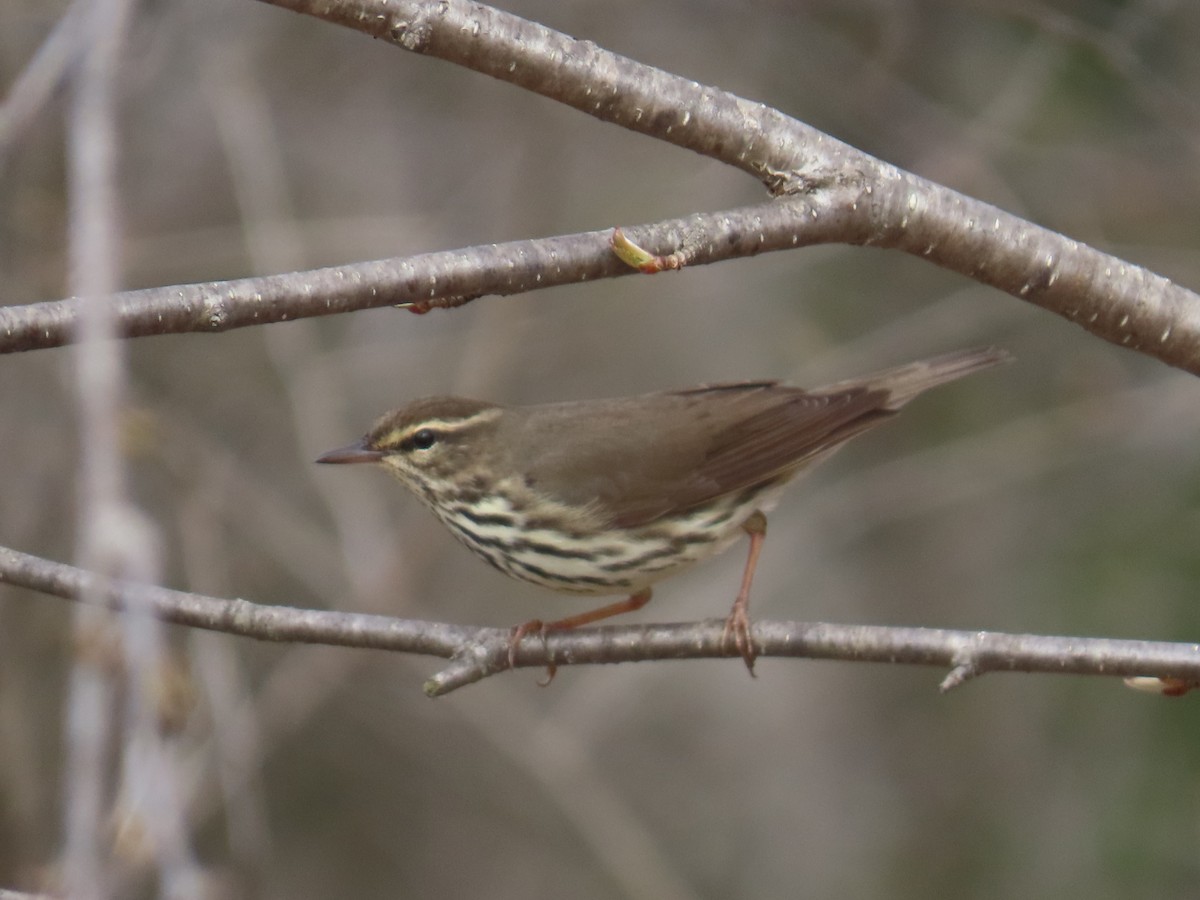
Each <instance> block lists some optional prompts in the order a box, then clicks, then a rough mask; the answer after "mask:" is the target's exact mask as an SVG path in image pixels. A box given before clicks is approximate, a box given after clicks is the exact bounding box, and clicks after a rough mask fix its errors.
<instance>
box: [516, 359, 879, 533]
mask: <svg viewBox="0 0 1200 900" xmlns="http://www.w3.org/2000/svg"><path fill="white" fill-rule="evenodd" d="M887 396H888V392H887V391H886V390H873V389H870V388H867V387H862V386H856V387H851V388H847V389H846V390H843V391H839V392H836V393H831V394H826V393H809V392H806V391H803V390H801V389H799V388H793V387H784V386H780V385H777V384H774V383H771V382H753V383H744V384H725V385H712V386H706V387H700V388H692V389H689V390H684V391H674V392H666V393H661V394H651V395H646V396H644V397H639V398H637V400H638V402H637V403H632V404H631V403H628V402H627V401H590V402H588V403H587V404H586V405H587V406H589V407H593V409H592V410H590V412H591V415H583V416H581V415H579V413H580V412H581V411H582V410H581V409H580V404H571V409H570V410H569V414H565V415H563V416H562V418H561V421H562V423H563V427H567V426H566V423H568V422H569V423H570V426H569V427H570V428H571V429H572V431H573V433H572V435H571V437H570V439H569V440H566V441H557V440H552V439H546V440H543V441H542V442H541V445H540V446H535V447H529V446H527V447H526V453H525V459H524V462H523V469H524V471H525V472H526V474H527V477H528V478H529V479H530V480H531V482H532V483H533V484H534V485H536V486H538V487H539V488H541V489H543V490H547V491H548V492H550V493H552V494H553V495H555V496H557V497H558V498H559V499H561V500H562V501H563V502H566V503H569V504H571V505H588V504H590V505H591V506H592V508H593V509H594V510H595V511H596V512H597V513H599V514H600V515H601V516H602V517H603V518H604V519H606V520H608V521H609V522H611V523H612V524H614V525H617V526H620V527H624V528H633V527H637V526H639V525H643V524H646V523H648V522H651V521H653V520H654V519H656V518H658V517H660V516H663V515H666V514H668V513H672V512H681V511H684V510H688V509H691V508H693V507H696V506H699V505H701V504H703V503H705V502H707V501H709V500H711V499H713V498H715V497H718V496H720V495H722V494H725V493H729V492H733V491H738V490H742V489H744V488H748V487H751V486H753V485H756V484H761V483H763V482H765V481H770V480H772V479H773V478H776V477H779V476H780V475H782V474H783V473H785V472H788V471H790V470H794V469H798V468H801V467H803V466H804V465H805V464H807V463H809V462H811V461H813V459H814V458H815V457H818V456H820V455H822V454H824V453H827V452H829V451H831V450H832V449H833V448H835V447H837V446H838V445H840V444H841V443H843V442H844V441H846V440H848V439H849V438H851V437H853V436H854V435H856V434H858V433H860V432H861V431H863V430H865V429H867V428H870V427H871V426H873V425H875V424H877V423H878V422H881V421H883V420H884V419H886V418H890V416H891V415H892V413H891V412H890V411H888V410H886V409H885V408H884V405H885V404H886V401H887ZM535 409H538V410H539V413H538V414H537V415H538V421H537V426H538V427H537V432H538V433H539V434H541V435H542V436H543V437H546V435H547V433H548V432H547V430H546V429H547V428H549V429H551V430H553V428H554V427H555V420H556V417H557V415H558V413H559V411H560V409H561V410H562V412H564V413H567V410H566V408H565V407H558V406H546V407H540V408H535ZM564 437H565V436H564ZM564 473H567V474H566V476H565V477H564Z"/></svg>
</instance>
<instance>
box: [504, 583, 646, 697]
mask: <svg viewBox="0 0 1200 900" xmlns="http://www.w3.org/2000/svg"><path fill="white" fill-rule="evenodd" d="M650 596H651V591H650V588H642V589H641V590H640V591H638V592H637V593H636V594H630V595H629V596H628V597H626V598H625V599H624V600H621V601H619V602H617V603H610V604H608V605H607V606H601V607H599V608H598V609H589V610H588V611H587V612H581V613H577V614H575V615H573V616H567V617H566V618H565V619H555V620H554V621H553V622H543V621H542V620H541V619H530V620H529V621H528V622H525V623H524V624H522V625H518V626H516V627H515V628H514V629H513V633H512V637H510V638H509V639H508V666H509V668H516V663H517V645H518V644H519V643H521V638H523V637H525V635H527V634H532V633H533V632H535V631H536V632H537V633H538V634H540V635H541V636H542V639H543V640H545V638H546V632H547V631H563V630H565V629H567V628H579V627H580V626H581V625H591V624H592V623H593V622H599V621H600V620H601V619H608V618H611V617H612V616H619V615H620V614H621V613H627V612H633V611H634V610H635V609H641V608H642V607H643V606H645V605H646V604H647V603H649V602H650ZM557 670H558V666H556V665H554V664H553V663H551V664H550V665H548V666H546V680H545V681H543V682H541V684H542V685H547V684H549V683H550V682H551V681H552V680H553V679H554V673H555V672H556V671H557Z"/></svg>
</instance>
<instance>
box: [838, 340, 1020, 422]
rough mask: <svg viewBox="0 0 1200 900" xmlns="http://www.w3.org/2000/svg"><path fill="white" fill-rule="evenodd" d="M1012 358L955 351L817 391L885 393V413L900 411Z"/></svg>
mask: <svg viewBox="0 0 1200 900" xmlns="http://www.w3.org/2000/svg"><path fill="white" fill-rule="evenodd" d="M1012 358H1013V357H1012V354H1010V353H1009V352H1008V351H1007V350H1001V349H1000V348H999V347H975V348H973V349H971V350H956V351H954V352H953V353H944V354H942V355H941V356H933V357H930V358H929V359H922V360H918V361H917V362H912V363H908V364H907V365H903V366H897V367H896V368H894V369H885V370H884V371H882V372H876V373H874V374H872V375H863V376H860V377H858V378H851V379H849V380H847V381H840V382H838V383H837V384H830V385H826V386H825V387H822V388H820V389H819V391H817V393H821V394H832V393H836V392H837V391H844V390H848V389H851V388H859V387H865V388H870V389H872V390H886V391H887V392H888V394H889V400H888V403H887V404H886V406H885V407H884V409H888V410H897V409H899V408H900V407H902V406H904V404H906V403H908V402H909V401H910V400H912V399H913V398H914V397H916V396H917V395H918V394H921V393H924V392H925V391H927V390H929V389H930V388H932V387H937V386H938V385H939V384H945V383H946V382H947V381H954V380H955V379H958V378H962V377H963V376H964V375H970V374H971V373H972V372H978V371H980V370H981V369H989V368H991V367H992V366H995V365H999V364H1000V363H1003V362H1010V361H1011V360H1012Z"/></svg>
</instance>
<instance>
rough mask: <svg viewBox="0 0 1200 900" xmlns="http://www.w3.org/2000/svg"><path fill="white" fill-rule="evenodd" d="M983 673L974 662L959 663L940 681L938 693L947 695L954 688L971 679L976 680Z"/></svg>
mask: <svg viewBox="0 0 1200 900" xmlns="http://www.w3.org/2000/svg"><path fill="white" fill-rule="evenodd" d="M983 672H984V670H983V669H982V668H980V666H979V664H978V662H977V661H976V660H969V661H967V662H960V663H958V664H957V665H956V666H955V667H954V668H953V669H951V670H950V671H949V673H947V675H946V677H945V678H943V679H942V683H941V684H939V685H938V691H940V692H941V693H943V694H946V693H949V692H950V691H952V690H954V689H955V688H956V687H961V686H962V685H964V684H966V683H967V682H968V681H970V680H971V679H972V678H978V677H979V676H980V675H982V674H983Z"/></svg>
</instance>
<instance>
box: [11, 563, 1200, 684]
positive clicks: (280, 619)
mask: <svg viewBox="0 0 1200 900" xmlns="http://www.w3.org/2000/svg"><path fill="white" fill-rule="evenodd" d="M0 583H7V584H12V585H18V586H20V587H25V588H30V589H32V590H35V591H40V592H42V593H46V594H53V595H55V596H59V597H65V598H67V599H70V600H79V599H81V598H82V597H84V596H95V597H101V598H103V602H104V603H105V605H107V606H108V607H110V608H112V609H117V610H137V611H141V612H144V613H148V614H151V615H154V616H156V617H157V618H159V619H162V620H163V621H165V622H171V623H174V624H179V625H187V626H190V627H193V628H204V629H207V630H210V631H221V632H225V633H227V634H234V635H240V636H242V637H249V638H254V639H255V640H260V641H281V642H292V643H308V644H329V645H334V646H341V647H363V648H369V649H375V650H392V651H400V652H406V653H419V654H424V655H429V656H439V657H443V658H447V659H451V660H452V662H451V664H450V665H449V666H447V667H446V668H445V669H444V670H442V671H441V672H439V673H437V674H436V675H434V676H433V677H432V678H430V679H429V681H427V682H426V684H425V691H426V693H427V694H429V695H430V696H440V695H442V694H446V693H449V692H450V691H452V690H455V689H456V688H459V687H463V686H464V685H467V684H471V683H473V682H476V681H479V680H481V679H483V678H485V677H487V676H489V675H494V674H497V673H499V672H502V671H505V670H507V669H509V668H510V665H509V659H508V656H509V641H510V637H511V635H512V629H510V628H484V627H475V626H465V625H449V624H445V623H440V622H423V621H418V620H414V619H397V618H392V617H389V616H376V615H366V614H362V613H344V612H329V611H323V610H312V609H294V608H290V607H282V606H264V605H261V604H257V603H250V602H248V601H245V600H227V599H220V598H216V597H206V596H204V595H202V594H193V593H188V592H185V591H173V590H170V589H168V588H162V587H155V586H151V585H135V584H129V583H124V582H117V581H112V580H109V579H104V578H101V577H100V576H97V575H95V574H92V573H89V572H85V571H83V570H81V569H77V568H75V567H73V566H68V565H65V564H62V563H57V562H52V561H50V560H46V559H41V558H40V557H36V556H31V555H29V554H26V553H20V552H18V551H16V550H11V549H7V548H0ZM89 588H90V589H92V591H91V592H89V593H87V594H85V589H89ZM724 629H725V621H724V620H723V619H712V620H705V621H701V622H687V623H676V624H663V625H617V626H605V627H601V628H584V629H577V630H574V631H563V632H550V633H548V634H546V635H545V636H544V637H542V636H539V635H536V634H533V635H528V636H526V637H525V638H524V639H523V640H522V641H521V643H520V645H519V646H518V647H517V648H516V651H515V654H514V663H515V665H516V666H517V667H543V666H549V665H553V666H568V665H591V664H597V663H621V662H644V661H648V660H669V659H709V658H736V659H738V660H739V661H740V659H741V657H740V655H739V654H738V652H737V650H736V648H733V647H732V646H730V643H729V641H728V640H727V638H726V635H725V633H724ZM751 637H752V640H753V642H754V645H755V647H756V648H757V649H758V651H759V656H774V657H802V658H808V659H841V660H848V661H859V662H886V663H906V664H911V665H926V666H939V667H942V668H946V669H950V670H951V674H950V676H949V677H948V678H947V680H946V681H945V682H943V686H944V687H952V686H954V685H956V684H958V683H961V682H962V681H963V680H965V679H966V678H968V677H973V676H976V675H980V674H983V673H985V672H990V671H1021V672H1047V673H1060V674H1064V673H1070V674H1080V675H1113V676H1126V677H1128V676H1134V675H1145V676H1155V677H1158V678H1170V679H1179V680H1181V681H1185V682H1188V683H1198V682H1200V645H1197V644H1180V643H1168V642H1161V641H1131V640H1113V639H1109V638H1074V637H1050V636H1040V635H1031V634H1002V633H998V632H983V631H950V630H946V629H935V628H898V627H884V626H874V625H837V624H829V623H820V622H815V623H814V622H771V621H760V622H755V623H754V625H753V626H752V630H751Z"/></svg>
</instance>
